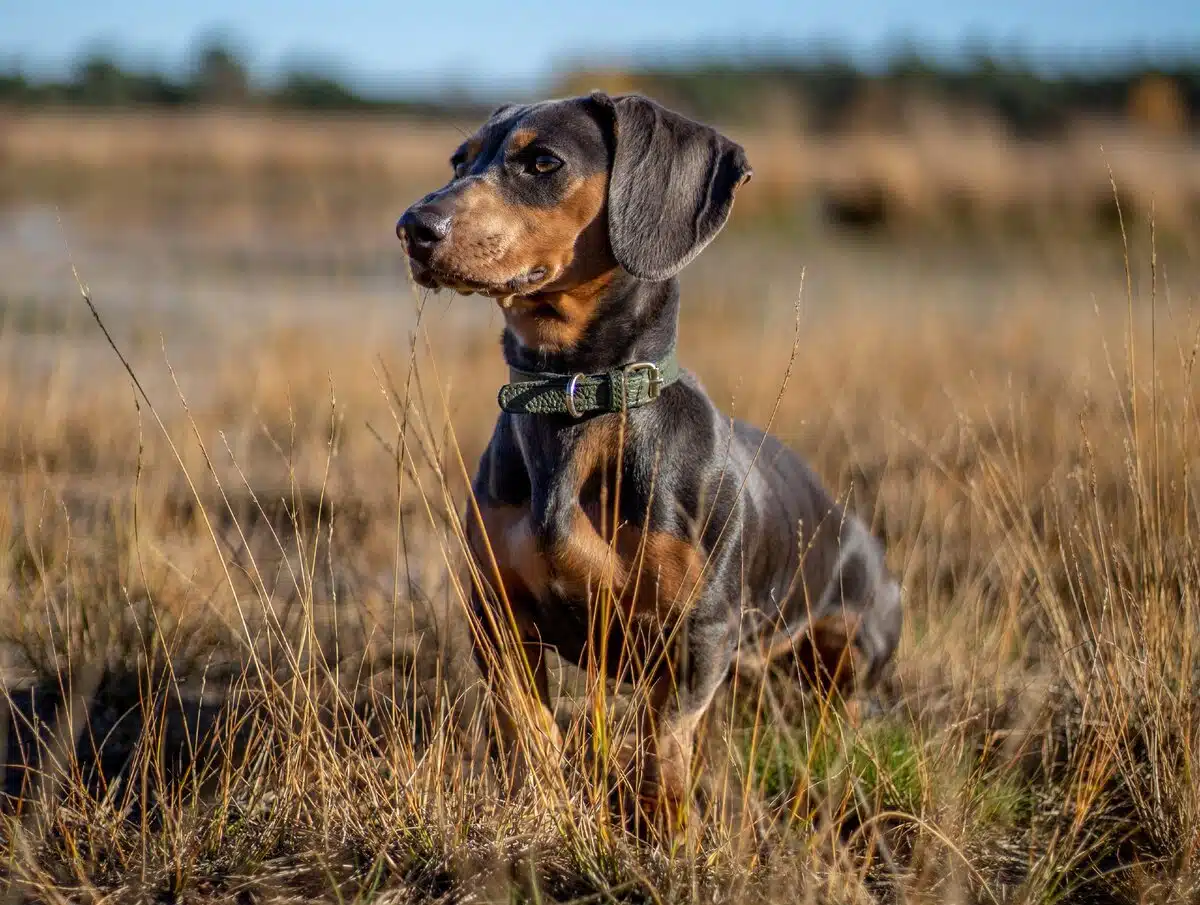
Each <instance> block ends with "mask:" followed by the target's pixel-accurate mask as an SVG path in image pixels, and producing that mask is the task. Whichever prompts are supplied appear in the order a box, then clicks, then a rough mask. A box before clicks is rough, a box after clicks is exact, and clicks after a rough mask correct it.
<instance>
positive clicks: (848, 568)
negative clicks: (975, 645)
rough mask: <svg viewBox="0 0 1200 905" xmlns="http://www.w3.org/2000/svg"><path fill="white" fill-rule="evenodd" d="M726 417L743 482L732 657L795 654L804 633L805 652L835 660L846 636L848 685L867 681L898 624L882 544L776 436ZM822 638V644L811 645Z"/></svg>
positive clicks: (735, 470)
mask: <svg viewBox="0 0 1200 905" xmlns="http://www.w3.org/2000/svg"><path fill="white" fill-rule="evenodd" d="M726 423H727V424H728V425H730V428H729V429H730V430H731V432H732V433H731V437H730V443H729V448H730V454H729V461H730V473H731V476H732V477H734V478H735V479H736V480H738V481H742V480H744V481H745V489H744V492H743V495H742V505H743V512H744V514H743V520H744V525H745V529H744V531H743V532H742V537H741V538H740V539H739V541H738V542H740V543H741V544H742V557H743V563H744V569H745V575H746V578H745V583H744V586H745V588H746V599H745V600H743V632H742V635H743V638H744V639H745V643H744V645H743V649H742V653H741V656H740V657H739V665H741V666H750V667H751V668H753V667H754V665H755V664H757V665H759V666H761V665H762V664H763V663H764V662H765V660H767V659H773V658H776V657H779V656H781V655H784V654H787V653H798V651H797V649H796V645H797V643H798V642H799V641H800V640H801V639H802V638H804V637H805V636H811V638H809V639H808V641H807V643H808V644H809V645H810V647H812V648H813V650H812V651H811V652H810V653H811V654H815V655H816V656H818V657H821V658H822V659H823V660H829V659H837V658H840V656H841V654H840V652H839V651H837V650H836V648H838V647H839V642H840V645H841V646H844V645H845V643H846V639H852V646H853V648H854V650H853V651H852V652H851V656H852V657H853V658H854V662H853V664H847V665H849V666H852V667H853V669H854V671H855V675H854V677H853V678H854V680H855V681H856V683H860V684H865V685H869V684H871V683H872V682H873V681H874V680H875V679H877V678H878V676H879V673H880V672H881V670H882V669H883V667H884V666H885V665H886V663H887V662H888V661H889V660H890V658H891V655H892V652H893V651H894V650H895V647H896V644H897V643H898V641H899V635H900V624H901V604H900V587H899V584H898V583H897V582H896V581H895V579H893V578H892V576H891V575H890V574H889V573H888V570H887V567H886V565H885V563H884V550H883V546H882V545H881V544H880V543H879V542H878V540H876V539H875V538H874V537H873V536H872V535H871V534H870V532H869V531H868V529H867V527H866V526H865V525H864V524H863V522H862V520H861V519H860V518H859V517H858V516H857V515H855V514H854V513H853V512H850V511H849V510H847V509H846V508H845V507H843V506H842V505H841V504H840V503H838V502H837V501H836V500H835V499H834V498H833V497H832V496H831V495H830V494H829V493H828V491H826V489H825V487H824V486H823V485H822V483H821V481H820V479H819V478H818V477H817V476H816V474H815V473H814V472H813V471H812V469H811V468H810V467H809V466H808V464H807V463H806V462H805V461H804V460H803V459H802V458H801V457H800V456H798V455H796V453H794V452H793V451H792V450H790V449H789V448H788V447H787V446H785V445H784V444H783V443H782V442H780V441H779V440H778V439H777V438H776V437H774V436H773V435H771V434H767V433H764V432H763V431H761V430H759V429H758V428H756V427H754V426H753V425H750V424H746V423H745V422H742V421H737V420H733V421H727V422H726ZM822 645H823V646H824V647H826V648H828V650H823V651H822V650H817V649H816V648H819V647H821V646H822ZM823 665H824V666H825V667H829V666H830V665H831V664H829V663H823ZM827 671H828V670H827ZM847 677H849V674H848V673H847Z"/></svg>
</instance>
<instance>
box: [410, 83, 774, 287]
mask: <svg viewBox="0 0 1200 905" xmlns="http://www.w3.org/2000/svg"><path fill="white" fill-rule="evenodd" d="M450 163H451V166H452V167H453V170H454V172H453V177H452V178H451V180H450V181H449V182H448V183H447V184H446V185H445V186H444V187H442V188H440V189H438V190H437V191H435V192H433V193H431V194H429V195H427V196H425V197H424V198H422V199H421V200H420V201H418V202H417V203H416V204H414V205H413V206H412V207H410V208H409V209H408V210H407V211H405V213H404V215H403V216H402V217H401V218H400V221H399V223H397V225H396V232H397V234H398V235H399V237H400V238H401V240H402V241H403V242H404V244H405V247H406V249H407V252H408V255H409V258H410V260H411V262H412V270H413V276H414V278H415V279H416V281H417V282H418V283H419V284H421V285H422V286H427V287H431V288H443V287H444V288H450V289H456V290H458V291H460V292H463V293H470V292H475V293H480V294H483V295H488V296H492V297H496V298H502V299H506V300H510V299H511V298H512V297H514V296H515V297H521V298H531V297H536V296H539V295H543V294H546V293H555V292H569V291H571V290H572V289H573V288H575V287H578V286H582V285H583V284H585V283H595V282H596V281H598V280H602V278H603V277H604V276H605V274H607V273H610V272H611V271H613V270H614V269H615V268H617V267H621V268H624V269H625V270H626V271H628V272H629V273H630V274H632V275H633V276H635V277H637V278H639V279H644V280H656V281H657V280H665V279H668V278H670V277H672V276H674V275H675V274H676V273H678V272H679V270H680V269H681V268H682V267H683V266H684V265H685V264H687V263H688V261H690V260H691V259H692V258H693V257H695V256H696V255H697V254H698V253H699V252H700V251H701V249H703V248H704V246H705V245H707V244H708V243H709V242H710V241H711V240H712V239H713V237H714V236H715V235H716V234H717V233H718V232H719V231H720V229H721V227H723V226H724V225H725V221H726V220H727V219H728V217H729V212H730V209H731V208H732V206H733V198H734V193H735V192H736V191H737V189H738V187H739V186H741V185H742V184H743V183H744V182H746V181H747V180H748V179H749V178H750V175H751V170H750V165H749V163H748V161H747V160H746V154H745V152H744V151H743V150H742V148H741V146H740V145H738V144H736V143H734V142H732V141H730V140H729V139H728V138H726V137H725V136H723V135H721V134H720V133H718V132H717V131H716V130H714V129H712V128H710V127H708V126H705V125H702V124H700V123H697V122H693V121H692V120H690V119H687V118H685V117H683V116H680V115H679V114H677V113H674V112H672V111H670V110H667V109H665V108H664V107H662V106H660V105H659V104H657V103H655V102H654V101H652V100H649V99H648V98H645V97H641V96H637V95H626V96H621V97H612V98H610V97H608V96H607V95H604V94H599V93H594V94H592V95H589V96H587V97H578V98H570V99H566V100H555V101H545V102H542V103H538V104H533V105H506V106H504V107H501V108H499V109H498V110H496V111H495V112H494V113H493V114H492V115H491V117H490V118H489V119H488V121H487V122H485V123H484V124H483V126H482V127H481V128H480V129H479V130H478V131H477V132H476V133H475V134H474V135H473V136H471V137H470V138H469V139H467V141H465V142H464V143H463V144H462V145H461V146H460V147H459V148H458V149H457V150H456V151H455V152H454V155H453V157H451V159H450Z"/></svg>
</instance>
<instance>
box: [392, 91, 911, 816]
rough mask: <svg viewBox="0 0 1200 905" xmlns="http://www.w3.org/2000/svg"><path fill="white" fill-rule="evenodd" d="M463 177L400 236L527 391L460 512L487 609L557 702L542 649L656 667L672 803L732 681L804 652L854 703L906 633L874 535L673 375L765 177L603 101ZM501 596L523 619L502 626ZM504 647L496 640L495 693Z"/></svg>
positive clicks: (515, 391) (547, 114) (472, 162)
mask: <svg viewBox="0 0 1200 905" xmlns="http://www.w3.org/2000/svg"><path fill="white" fill-rule="evenodd" d="M451 164H452V165H453V167H454V175H453V179H452V180H451V181H450V182H449V183H448V184H447V185H446V186H445V187H444V188H441V189H439V190H437V191H436V192H433V193H432V194H430V195H428V196H426V197H425V198H423V199H422V200H421V201H419V202H418V203H416V204H414V205H413V206H412V207H411V208H409V209H408V211H407V212H405V214H404V216H403V217H402V218H401V219H400V222H399V223H398V224H397V233H398V234H399V236H400V238H401V239H402V240H403V241H404V244H405V246H406V248H407V251H408V255H409V257H410V259H411V265H412V272H413V276H414V279H415V280H416V281H417V282H418V283H419V284H420V285H422V286H426V287H433V288H451V289H455V290H458V291H459V292H462V293H478V294H482V295H487V296H491V297H493V298H495V299H497V300H498V301H499V304H500V306H501V308H502V310H503V314H504V319H505V322H506V327H505V330H504V335H503V350H504V357H505V359H506V361H507V362H508V365H509V367H510V370H511V382H510V383H509V384H508V385H506V386H505V387H504V388H503V389H502V390H501V391H500V400H499V401H500V406H501V409H502V413H501V414H500V416H499V418H498V420H497V422H496V428H495V432H494V434H493V436H492V439H491V442H490V444H489V445H488V448H487V450H486V452H485V453H484V454H483V457H482V460H481V462H480V465H479V471H478V474H477V476H476V478H475V482H474V494H475V499H476V502H477V504H478V515H477V514H476V513H475V510H474V507H472V508H470V509H469V510H468V513H467V524H468V526H469V527H468V536H469V540H470V545H471V548H472V553H473V554H474V556H475V557H476V560H477V562H478V564H479V568H480V571H481V572H482V574H483V575H484V577H485V578H486V579H487V580H488V581H489V582H490V583H491V585H492V587H491V588H490V589H489V590H490V591H491V592H493V593H489V594H485V593H482V592H479V593H476V594H475V601H474V603H475V606H476V612H477V613H478V614H479V616H480V622H481V624H482V625H484V626H490V627H492V628H491V630H492V631H499V630H503V629H502V628H500V627H502V626H504V625H515V627H516V629H517V631H518V632H519V634H520V641H521V643H523V644H524V649H525V651H526V654H527V656H528V657H529V660H530V666H531V668H532V670H533V676H534V679H535V684H536V687H537V692H538V694H539V696H540V697H541V699H542V703H543V704H545V705H546V706H547V707H549V705H550V701H549V689H548V685H547V681H546V664H545V659H544V657H543V655H542V652H543V646H552V647H554V648H556V649H557V651H558V652H559V653H560V655H562V656H565V657H566V658H567V659H569V660H571V661H573V662H575V663H583V662H585V661H586V660H587V659H588V658H591V659H592V662H593V663H595V664H596V665H597V666H599V667H600V668H601V669H602V670H604V669H606V670H607V671H608V673H609V674H610V675H615V674H617V673H618V672H620V671H621V670H622V668H625V667H627V666H628V663H629V662H630V658H632V660H633V661H634V662H635V663H636V668H637V669H641V670H643V671H646V673H648V675H646V673H644V675H645V676H646V677H647V678H648V679H649V683H648V684H649V685H650V687H652V688H653V691H652V693H651V696H650V697H651V700H650V707H649V713H650V716H651V720H650V726H651V727H652V731H651V733H650V745H649V747H648V750H647V754H648V755H649V757H648V758H647V762H648V763H649V764H650V767H649V769H648V770H647V772H646V777H647V779H646V783H647V784H648V785H647V787H646V791H648V792H649V793H650V794H653V795H654V797H655V798H656V799H658V800H662V799H669V800H672V801H677V800H678V799H679V797H680V796H682V795H683V794H684V790H685V788H686V784H687V781H688V772H689V769H690V761H691V753H692V747H693V736H694V732H695V727H696V724H697V722H698V720H699V719H700V717H701V716H702V714H703V713H704V712H705V710H706V708H707V707H708V706H709V704H710V702H711V701H712V699H713V696H714V694H715V693H716V691H717V690H718V688H719V687H720V685H721V683H722V682H724V681H725V680H726V678H727V677H728V676H729V675H730V673H731V668H732V667H733V666H735V665H736V666H737V667H738V668H739V669H743V670H744V669H748V668H755V669H761V667H762V666H763V665H765V664H766V663H767V662H768V661H769V660H771V659H772V658H774V657H776V656H779V655H783V654H792V655H794V656H795V657H796V658H797V662H798V663H799V664H800V665H801V666H802V667H803V668H804V671H805V672H804V674H805V675H807V676H809V677H811V678H813V679H815V680H817V681H833V682H835V683H837V684H838V686H839V687H841V688H842V689H843V690H846V689H849V688H852V687H856V686H857V687H861V686H863V685H867V684H870V683H872V682H874V681H875V680H876V679H877V677H878V676H879V674H880V671H881V669H882V668H883V667H884V666H885V665H886V664H887V662H888V661H889V660H890V658H891V655H892V652H893V650H894V649H895V646H896V643H897V640H898V637H899V632H900V623H901V605H900V589H899V586H898V585H897V583H896V582H895V581H894V580H893V579H892V578H891V577H890V576H889V574H888V573H887V571H886V569H885V566H884V561H883V553H882V550H881V548H880V546H879V544H877V542H876V541H875V540H874V539H873V538H872V537H871V536H870V535H869V534H868V531H867V530H866V528H865V527H864V525H863V524H862V523H861V522H860V521H859V520H858V519H857V518H856V517H855V516H854V515H853V514H851V513H850V512H848V511H845V510H844V509H843V508H842V507H841V506H839V505H838V504H837V503H836V502H835V501H834V500H833V499H832V498H831V496H830V495H829V494H828V493H827V492H826V491H825V490H824V489H822V487H821V486H820V484H819V483H818V481H817V479H816V477H815V476H814V475H813V473H812V472H811V471H810V470H809V469H808V468H807V467H806V466H805V464H804V463H803V462H802V461H801V460H800V459H798V458H797V457H796V456H795V455H793V454H792V453H791V452H790V451H789V450H787V449H786V448H784V447H783V445H782V444H780V443H779V442H778V441H777V440H775V439H774V438H773V437H771V436H769V435H765V434H763V433H762V432H761V431H759V430H757V429H755V428H753V427H751V426H749V425H746V424H743V423H740V422H738V421H731V420H730V419H728V418H727V417H726V416H723V415H722V414H721V413H720V412H719V411H718V410H717V409H716V407H715V406H714V405H713V403H712V402H711V401H710V400H709V398H708V396H707V395H705V392H704V390H703V389H702V388H701V386H700V384H699V383H698V382H697V380H696V379H695V378H694V377H693V376H692V375H691V374H689V373H687V372H686V371H681V370H680V369H679V367H678V365H677V364H676V360H675V342H676V332H677V322H678V317H679V305H680V298H679V286H678V283H677V281H676V280H675V275H676V274H677V273H678V272H679V270H680V269H681V268H682V267H683V266H684V265H685V264H687V263H688V261H690V260H691V259H692V258H693V257H695V256H696V254H698V253H699V252H700V251H701V249H703V248H704V247H705V246H706V245H707V244H708V243H709V242H710V241H711V240H712V239H713V237H714V236H715V235H716V234H717V232H718V231H720V229H721V228H722V227H723V226H724V224H725V221H726V220H727V218H728V217H729V213H730V209H731V208H732V206H733V200H734V194H735V192H736V191H737V190H738V188H739V187H740V186H741V185H742V184H743V183H745V182H746V181H747V180H748V179H749V178H750V175H751V170H750V165H749V163H748V161H747V159H746V155H745V152H744V151H743V149H742V148H741V147H740V146H739V145H737V144H735V143H733V142H732V141H730V140H728V139H727V138H725V137H724V136H722V135H720V134H719V133H717V132H716V131H714V130H713V129H711V128H708V127H706V126H703V125H701V124H699V123H695V122H693V121H691V120H689V119H686V118H684V117H682V116H679V115H678V114H675V113H673V112H671V111H669V110H667V109H665V108H663V107H662V106H660V105H658V104H657V103H655V102H653V101H651V100H649V99H647V98H644V97H640V96H636V95H629V96H621V97H608V96H606V95H603V94H598V93H596V94H592V95H590V96H587V97H580V98H572V99H566V100H555V101H547V102H544V103H538V104H533V105H529V106H515V105H510V106H505V107H502V108H500V109H498V110H497V111H496V112H495V113H494V114H492V116H491V118H490V119H489V120H488V121H487V122H486V123H484V125H483V126H482V127H481V128H480V129H479V131H478V132H476V133H475V134H474V135H473V136H472V137H471V138H470V139H468V140H467V141H466V142H465V143H464V144H463V145H462V146H461V147H460V148H459V149H458V150H457V151H456V152H455V153H454V156H453V157H452V158H451ZM481 523H482V524H481ZM614 526H615V527H614ZM481 529H485V530H486V539H485V536H484V530H481ZM497 580H498V582H499V583H500V584H502V591H503V599H506V600H507V602H508V604H509V605H510V606H511V608H512V617H513V618H512V619H511V620H509V619H507V617H504V618H496V616H495V612H496V609H495V608H496V604H497V601H498V600H500V599H502V598H501V596H500V588H498V587H497ZM602 600H606V601H607V602H608V605H609V606H611V609H612V611H613V614H614V618H613V619H612V620H610V621H607V622H606V621H605V620H603V619H601V618H600V617H599V615H598V614H599V611H600V609H602V606H601V602H602ZM489 608H490V609H489ZM494 641H495V639H494V638H493V639H490V640H489V638H487V637H484V636H481V637H480V642H479V643H480V650H479V655H480V656H479V660H480V664H481V666H482V667H483V668H484V670H485V675H487V670H488V669H489V666H490V664H491V663H492V662H493V658H492V657H491V656H490V655H489V652H488V651H487V650H486V649H484V648H485V646H486V645H487V644H489V643H494Z"/></svg>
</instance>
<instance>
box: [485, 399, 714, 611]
mask: <svg viewBox="0 0 1200 905" xmlns="http://www.w3.org/2000/svg"><path fill="white" fill-rule="evenodd" d="M617 424H618V422H617V419H615V418H603V419H597V421H595V422H593V424H592V425H591V426H589V428H588V429H587V430H586V431H585V433H584V434H583V436H582V438H581V439H580V441H579V442H578V443H577V445H576V447H575V450H574V454H573V455H572V457H571V460H570V462H569V463H568V464H567V466H566V468H567V474H566V475H564V478H565V480H567V481H569V482H570V486H571V488H572V492H573V493H574V494H575V500H576V502H575V507H574V511H573V513H572V516H571V525H570V530H569V531H567V532H566V534H565V536H564V537H562V538H560V539H559V540H558V542H557V543H556V544H555V545H554V546H553V547H552V548H551V549H548V550H541V549H539V545H538V543H537V540H536V537H535V535H534V531H533V519H532V515H531V513H530V510H529V508H528V506H521V507H518V506H492V507H483V508H482V511H483V516H484V519H483V520H484V523H485V526H486V528H487V533H488V537H489V539H490V540H491V544H492V549H493V552H494V553H495V556H496V560H497V563H498V565H499V568H500V573H501V579H502V580H503V582H504V585H505V589H506V591H507V592H508V594H509V595H510V598H511V596H512V595H513V594H529V595H532V596H533V597H535V598H537V599H539V600H547V599H549V598H550V597H552V596H562V597H566V598H569V599H573V600H578V601H581V602H582V601H587V602H593V603H594V602H596V601H599V600H600V599H601V598H600V595H601V594H611V595H612V597H613V599H615V600H616V601H617V602H618V605H619V607H620V608H621V610H623V611H624V612H625V613H626V614H627V615H628V616H629V617H632V618H636V619H647V618H648V619H651V620H652V621H658V622H667V621H670V620H671V619H672V618H673V617H675V616H677V615H679V613H681V612H682V611H683V610H684V608H685V607H686V605H687V604H688V603H689V602H690V601H691V600H692V599H693V598H694V597H695V595H696V594H697V593H698V592H699V591H700V589H701V587H702V574H703V569H704V555H703V554H702V552H701V551H700V550H699V549H698V547H697V545H696V544H694V543H692V542H691V541H690V540H688V539H686V538H681V537H677V536H676V535H674V534H671V533H668V532H663V531H656V530H654V529H653V527H651V529H650V530H649V531H645V530H643V529H642V528H641V527H639V526H636V525H631V524H622V525H618V526H617V527H616V530H615V531H614V530H613V523H612V515H613V513H612V510H611V507H609V508H608V511H607V512H606V511H602V509H601V506H600V505H599V504H593V505H590V506H588V507H587V510H586V511H585V509H584V507H583V506H582V505H581V504H580V502H579V494H580V492H581V491H582V489H583V487H584V485H585V484H587V483H588V481H589V480H590V479H591V478H592V477H593V476H594V475H595V474H597V472H605V473H607V472H609V471H611V470H613V469H614V468H615V465H616V459H617V443H618V442H619V430H618V427H617ZM615 490H616V488H615V487H612V488H610V492H615ZM472 549H473V551H474V552H475V556H476V558H477V560H478V561H479V562H481V563H485V564H486V563H487V562H488V560H487V558H486V549H485V548H484V547H482V545H481V543H480V542H479V539H476V540H474V541H473V542H472ZM485 571H486V569H485Z"/></svg>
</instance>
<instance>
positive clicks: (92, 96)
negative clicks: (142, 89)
mask: <svg viewBox="0 0 1200 905" xmlns="http://www.w3.org/2000/svg"><path fill="white" fill-rule="evenodd" d="M129 88H130V86H129V77H128V76H127V75H126V74H125V71H124V70H123V69H121V67H120V66H119V65H118V64H117V62H116V61H115V60H114V59H113V58H112V57H111V56H109V55H108V54H105V53H93V54H91V55H90V56H88V57H87V58H85V59H84V61H83V62H82V63H80V64H79V65H78V66H77V67H76V68H75V76H74V78H73V79H72V85H71V91H70V93H69V95H68V96H69V97H70V98H71V99H72V100H75V101H76V102H78V103H81V104H85V105H87V106H100V107H119V106H122V105H124V104H127V103H129V102H130V101H131V100H132V98H131V97H130V90H129Z"/></svg>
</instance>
